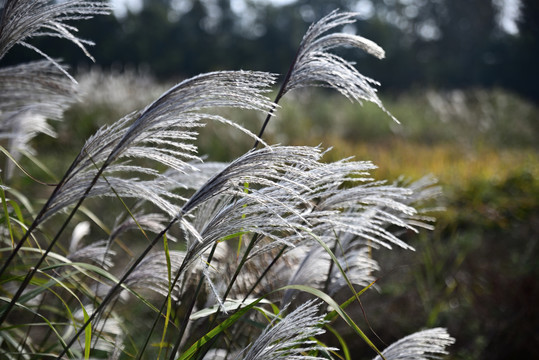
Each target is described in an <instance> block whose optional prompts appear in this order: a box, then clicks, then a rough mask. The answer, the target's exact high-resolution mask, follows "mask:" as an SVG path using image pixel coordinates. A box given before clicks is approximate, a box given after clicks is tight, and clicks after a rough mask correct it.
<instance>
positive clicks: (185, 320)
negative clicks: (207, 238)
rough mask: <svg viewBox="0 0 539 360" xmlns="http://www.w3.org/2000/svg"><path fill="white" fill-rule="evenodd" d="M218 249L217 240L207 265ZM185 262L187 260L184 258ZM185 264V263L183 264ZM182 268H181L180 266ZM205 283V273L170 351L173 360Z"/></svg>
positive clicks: (178, 274)
mask: <svg viewBox="0 0 539 360" xmlns="http://www.w3.org/2000/svg"><path fill="white" fill-rule="evenodd" d="M216 249H217V242H215V243H214V244H213V246H212V248H211V251H210V254H209V255H208V260H207V261H206V263H207V265H206V266H209V264H210V262H211V261H212V259H213V255H214V254H215V250H216ZM184 262H185V260H184ZM182 265H183V264H182ZM180 270H181V268H180ZM179 276H180V271H178V273H177V274H176V278H175V279H174V283H173V286H174V285H175V284H176V281H177V279H179ZM203 283H204V276H203V274H202V275H201V277H200V280H199V282H198V285H197V288H196V290H195V293H194V294H193V301H191V303H190V304H189V308H188V309H187V311H186V312H185V315H184V317H183V322H182V327H181V328H180V334H179V335H178V339H177V340H176V343H175V344H174V348H173V349H172V352H171V353H170V359H171V360H172V359H173V358H174V354H176V353H177V352H178V349H179V348H180V344H181V342H182V338H183V336H184V334H185V330H186V329H187V324H188V323H189V317H190V316H191V313H192V312H193V309H194V307H195V302H196V299H197V297H198V294H199V292H200V289H201V288H202V284H203ZM165 300H166V299H165Z"/></svg>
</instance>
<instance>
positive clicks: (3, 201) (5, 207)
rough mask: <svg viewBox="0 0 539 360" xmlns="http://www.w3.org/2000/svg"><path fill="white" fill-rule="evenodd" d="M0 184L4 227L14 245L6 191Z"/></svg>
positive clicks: (13, 245)
mask: <svg viewBox="0 0 539 360" xmlns="http://www.w3.org/2000/svg"><path fill="white" fill-rule="evenodd" d="M1 185H2V184H0V196H1V197H2V207H3V208H4V215H5V217H6V227H7V229H8V232H9V237H10V238H11V246H12V247H15V239H14V238H13V229H12V228H11V221H10V220H9V211H8V209H7V200H6V193H5V191H4V188H3V187H2V186H1Z"/></svg>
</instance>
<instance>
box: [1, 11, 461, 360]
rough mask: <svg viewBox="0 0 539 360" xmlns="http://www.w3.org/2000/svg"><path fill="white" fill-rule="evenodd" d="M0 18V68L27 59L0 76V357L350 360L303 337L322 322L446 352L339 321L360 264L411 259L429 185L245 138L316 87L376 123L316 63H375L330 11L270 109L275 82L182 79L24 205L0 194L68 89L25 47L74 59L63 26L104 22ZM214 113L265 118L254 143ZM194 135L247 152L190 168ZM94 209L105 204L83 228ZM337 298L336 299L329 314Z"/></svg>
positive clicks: (439, 338)
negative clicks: (215, 127)
mask: <svg viewBox="0 0 539 360" xmlns="http://www.w3.org/2000/svg"><path fill="white" fill-rule="evenodd" d="M1 11H2V15H1V23H0V59H1V58H2V57H3V56H4V55H5V54H6V52H7V51H9V50H10V49H11V48H12V47H13V46H14V45H16V44H19V45H23V46H26V47H28V48H30V49H33V50H35V51H36V52H38V53H39V54H41V55H42V56H43V57H44V60H41V61H36V62H30V63H27V64H22V65H18V66H14V67H9V68H4V69H2V70H1V71H0V124H1V126H0V129H1V134H0V136H1V138H2V139H3V141H4V142H5V146H2V148H1V150H2V152H3V154H4V155H5V160H6V161H5V163H6V170H5V171H4V172H3V173H2V184H1V188H0V192H1V195H2V204H3V214H2V222H1V225H0V232H1V234H2V241H1V245H0V246H1V248H0V254H1V259H2V262H1V269H0V276H1V277H0V289H1V297H0V300H1V302H0V330H1V332H0V354H2V357H5V358H7V359H17V358H23V359H26V358H28V359H30V358H36V357H39V358H85V359H88V358H112V359H118V358H167V357H168V358H170V359H228V358H230V359H232V358H236V359H280V358H282V359H328V358H347V359H350V358H351V354H350V353H349V351H348V350H347V346H346V342H345V341H344V339H343V337H342V336H341V335H340V334H339V333H338V332H335V331H332V333H333V334H334V336H335V338H336V339H337V343H339V344H340V347H341V349H338V348H336V347H333V346H329V345H327V344H325V343H323V342H321V340H320V339H319V337H320V335H321V334H323V333H324V332H325V331H326V330H327V329H329V330H330V331H331V330H332V327H331V323H332V322H333V321H334V320H335V319H336V318H342V319H344V321H345V322H346V323H347V324H348V325H349V327H350V329H351V330H352V331H353V332H355V333H356V335H357V337H358V339H361V340H362V341H364V342H365V343H366V344H367V345H368V346H369V347H370V348H372V350H373V355H377V358H384V359H426V358H436V357H438V356H439V355H441V354H445V353H446V347H447V346H448V345H450V344H452V343H453V342H454V339H453V338H451V337H450V336H449V335H448V334H447V332H446V331H445V330H444V329H441V328H436V329H431V330H423V331H420V332H418V333H415V334H412V335H410V336H407V337H405V338H403V339H401V340H399V341H397V342H396V343H394V344H392V345H390V346H388V347H387V348H386V349H385V350H383V351H381V350H379V349H378V347H377V346H376V345H375V344H374V342H373V341H371V339H369V337H368V336H367V335H366V333H365V332H364V331H363V330H362V329H360V327H359V326H358V325H357V323H356V320H354V319H352V318H351V317H350V316H349V315H348V314H347V312H346V308H347V306H348V305H349V304H350V303H356V302H357V303H360V296H361V294H362V293H363V292H364V291H367V290H368V289H369V288H371V287H373V284H374V283H375V281H376V276H375V273H376V271H377V270H379V269H380V267H381V266H383V264H379V263H378V262H377V261H376V260H375V257H374V251H373V250H376V249H388V250H389V249H391V248H392V247H395V246H397V247H401V248H404V249H409V250H413V248H412V247H411V246H410V245H408V244H407V243H406V242H404V241H403V240H402V239H400V238H399V234H400V233H401V232H402V230H405V231H417V230H418V229H419V228H430V227H431V222H432V221H433V219H432V218H431V217H429V216H428V215H427V214H426V211H427V210H428V209H426V208H424V207H422V204H423V203H425V202H427V201H429V200H430V199H432V198H434V197H436V195H437V194H438V191H439V190H438V188H437V187H436V186H435V183H434V181H432V179H430V178H425V179H422V180H420V181H418V182H415V183H409V184H390V183H386V182H381V181H375V180H373V179H372V178H371V177H370V175H369V172H370V171H371V170H373V169H374V168H375V165H374V164H372V163H371V162H368V161H355V160H353V159H351V158H348V159H342V160H339V161H333V162H326V161H324V157H325V156H326V153H327V152H328V151H330V150H324V149H323V148H321V147H309V146H285V145H270V144H267V143H266V142H265V141H264V139H263V134H264V129H265V128H266V126H267V125H271V118H272V117H273V116H276V115H277V114H278V111H279V105H278V103H279V101H280V99H281V98H282V97H284V96H286V95H287V94H288V93H289V92H291V91H293V90H296V89H299V88H303V87H309V86H325V87H330V88H333V89H336V90H337V91H339V92H340V93H342V94H343V95H344V96H346V97H348V98H349V99H350V100H352V101H357V102H360V101H368V102H372V103H375V104H377V105H378V106H379V107H380V108H381V110H382V111H385V112H386V113H388V112H387V111H386V110H385V108H384V106H383V105H382V103H381V101H380V100H379V98H378V96H377V95H376V88H375V86H376V85H377V83H376V81H374V80H372V79H370V78H367V77H365V76H363V75H361V73H359V72H358V71H357V70H356V68H355V67H353V66H352V64H351V63H350V62H348V61H346V60H344V59H343V58H341V57H339V56H338V55H335V54H334V53H332V52H331V50H333V49H335V48H337V47H341V46H351V47H356V48H359V49H362V50H364V51H366V52H368V53H370V54H372V55H374V56H377V57H379V58H381V57H383V56H384V52H383V50H382V49H381V48H380V47H379V46H378V45H376V44H375V43H374V42H372V41H370V40H368V39H365V38H363V37H360V36H357V35H352V34H346V33H341V32H336V31H335V30H336V29H337V28H340V27H342V26H344V25H347V24H350V23H352V22H354V21H355V20H354V17H355V14H354V13H346V12H337V11H335V12H332V13H330V14H329V15H327V16H325V17H324V18H322V19H321V20H319V21H318V22H316V23H314V24H313V25H312V26H311V27H310V28H309V29H308V31H307V33H306V34H305V36H304V38H303V40H302V42H301V44H300V45H299V50H298V52H297V54H296V56H295V58H294V60H293V62H292V65H291V67H290V69H289V71H288V73H287V74H286V75H285V76H284V78H283V80H282V81H281V86H280V90H279V91H278V93H277V96H276V98H275V100H274V101H271V100H270V99H269V98H268V97H267V96H266V94H267V93H268V92H269V91H270V90H271V86H272V85H273V84H274V83H275V82H276V80H277V78H278V77H277V75H275V74H268V73H264V72H253V71H219V72H213V73H208V74H201V75H199V76H196V77H193V78H190V79H187V80H185V81H183V82H181V83H179V84H177V85H175V86H173V87H171V88H170V89H169V90H168V91H166V92H165V93H163V94H162V95H161V96H159V97H158V98H157V99H156V100H155V101H154V102H152V103H151V104H149V105H148V106H146V107H145V108H143V109H141V110H138V111H134V112H132V113H130V114H127V115H126V116H124V117H123V118H121V119H119V120H117V121H116V122H113V123H111V124H110V125H105V126H103V127H101V128H100V129H99V130H98V131H97V132H96V133H95V134H94V135H93V136H91V137H90V138H89V139H88V140H87V141H86V143H85V144H84V145H82V148H81V150H80V152H79V154H78V155H77V156H76V157H75V159H74V160H73V162H72V163H71V165H69V166H68V167H67V170H66V171H65V173H64V174H63V175H62V176H61V178H59V180H57V181H56V182H55V183H54V184H46V183H43V186H44V187H46V186H48V187H50V188H51V189H52V190H51V191H50V195H49V197H48V198H47V200H45V201H43V202H41V201H39V200H36V199H31V198H28V197H26V196H25V194H23V193H21V192H19V191H17V189H16V188H14V187H13V186H11V180H12V179H13V177H14V176H17V175H20V173H21V172H24V169H23V166H21V164H20V161H19V160H20V159H21V157H24V156H26V157H28V158H30V159H34V161H37V159H36V157H35V156H34V155H39V154H32V148H31V146H30V145H29V141H30V139H31V138H32V137H33V136H35V134H37V133H38V132H44V133H46V134H49V135H53V131H52V128H51V127H50V124H48V123H47V119H57V120H59V119H61V115H62V112H63V110H64V109H65V108H66V107H67V106H68V105H69V104H71V103H72V102H74V101H75V100H76V90H77V83H76V81H75V79H74V78H72V77H71V76H70V75H69V73H68V72H67V70H66V69H65V68H64V67H63V66H62V64H61V63H60V62H59V61H57V60H53V59H52V58H51V57H50V56H48V55H47V54H45V52H43V51H42V50H40V49H37V48H36V47H35V46H33V45H31V44H30V43H29V42H28V40H29V39H30V38H32V37H36V36H55V37H60V38H64V39H67V40H69V41H71V42H74V43H75V44H77V45H78V46H79V47H80V48H81V49H82V51H84V52H85V53H86V54H87V55H88V56H90V55H89V53H88V52H87V50H86V46H87V45H89V42H88V41H85V40H82V39H79V38H78V37H76V36H75V31H76V28H74V27H73V25H72V24H71V21H72V20H80V19H85V18H88V17H91V16H93V15H101V14H106V13H108V12H109V7H108V5H107V4H106V3H104V2H99V1H84V0H73V1H63V2H53V1H47V0H37V1H25V0H7V1H4V2H3V3H2V8H1ZM68 23H69V24H68ZM219 108H240V109H245V110H248V111H255V112H260V113H262V114H264V116H266V120H265V121H264V123H263V124H262V126H261V131H260V132H259V134H258V135H256V134H253V133H252V132H250V131H248V130H247V129H245V128H244V127H242V126H240V125H238V124H237V123H235V122H234V121H233V120H231V119H227V118H225V117H223V116H222V115H219V113H218V112H216V109H219ZM388 114H389V113H388ZM389 115H390V114H389ZM390 116H391V115H390ZM395 120H396V119H395ZM207 122H218V123H223V124H226V125H227V126H230V127H232V128H234V129H236V130H238V131H239V132H241V133H243V134H244V135H245V136H250V137H251V138H252V141H253V142H254V145H253V147H252V148H251V149H246V152H245V154H244V155H242V156H240V157H238V158H237V159H235V160H233V161H231V162H229V163H215V162H205V161H204V157H203V156H202V155H200V154H198V153H197V146H196V140H197V136H198V129H200V128H201V127H203V126H204V124H205V123H207ZM216 141H218V139H216ZM17 169H19V170H20V171H19V170H17ZM24 176H28V177H29V178H31V179H32V180H35V181H37V179H35V178H33V177H30V175H29V174H27V173H24ZM96 203H99V204H101V203H104V204H105V205H104V206H101V207H99V212H97V211H92V206H94V205H95V204H96ZM87 204H88V205H87ZM37 208H39V210H35V209H37ZM75 223H77V224H75ZM92 233H94V235H93V236H91V234H92ZM96 233H97V235H95V234H96ZM343 289H348V290H349V300H348V301H346V302H344V303H342V304H338V303H337V302H336V300H335V295H336V294H337V292H340V291H342V290H343ZM133 309H135V310H133ZM355 356H356V355H354V357H355Z"/></svg>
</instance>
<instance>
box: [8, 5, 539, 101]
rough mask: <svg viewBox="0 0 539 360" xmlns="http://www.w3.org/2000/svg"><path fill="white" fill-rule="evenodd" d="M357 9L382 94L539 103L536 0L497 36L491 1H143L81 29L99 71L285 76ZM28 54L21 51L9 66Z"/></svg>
mask: <svg viewBox="0 0 539 360" xmlns="http://www.w3.org/2000/svg"><path fill="white" fill-rule="evenodd" d="M358 4H359V5H367V7H365V6H363V7H361V6H359V10H363V12H364V14H365V19H364V20H363V21H360V22H359V23H357V24H358V25H356V27H355V28H353V29H352V28H351V29H349V30H350V31H355V32H357V33H359V34H361V35H363V36H366V37H368V38H370V39H372V40H374V41H376V42H377V43H379V44H380V45H382V46H383V47H384V49H385V50H386V57H387V58H386V59H385V60H383V61H381V62H380V61H377V60H375V59H371V58H370V57H368V56H366V55H364V54H353V56H354V58H356V59H358V62H360V63H361V64H359V65H360V67H361V71H362V72H364V73H366V74H367V75H369V74H372V75H373V77H376V78H377V79H379V80H380V81H381V82H382V83H383V85H384V87H383V88H384V89H385V90H391V91H402V90H406V89H409V88H410V87H420V86H421V87H423V86H430V87H436V88H457V87H458V88H466V87H494V86H496V87H505V88H507V89H509V90H512V91H515V92H517V93H520V94H522V95H524V96H526V97H528V98H531V99H533V100H534V101H539V89H538V85H537V84H539V70H538V66H537V65H536V63H537V58H538V57H539V56H538V55H539V2H538V1H536V0H522V1H521V17H520V19H519V20H518V29H519V33H518V34H516V35H511V34H508V33H506V32H504V31H503V30H501V28H500V26H499V25H498V22H497V16H498V15H499V12H498V9H497V7H496V6H495V5H494V4H493V2H491V1H487V0H433V1H422V0H416V1H402V0H388V1H371V2H369V1H358V0H337V1H328V0H298V1H296V2H294V3H293V4H291V5H288V6H283V7H274V6H271V5H267V4H260V3H259V2H254V1H251V0H245V1H244V2H243V6H242V7H241V8H234V6H233V4H231V1H230V0H212V1H201V0H183V1H171V0H145V1H144V5H143V8H142V10H141V11H140V12H138V13H136V14H135V13H128V14H127V15H126V16H125V17H122V18H115V17H114V16H108V17H97V18H95V19H94V20H92V21H89V22H83V23H80V24H79V27H80V28H81V33H82V34H83V36H84V37H86V38H88V39H92V40H93V41H95V42H96V43H97V46H96V47H95V48H93V49H92V53H93V55H94V56H95V58H96V59H97V63H98V64H99V65H100V66H101V67H103V68H110V67H113V68H118V69H124V68H126V67H132V68H139V67H142V68H148V69H149V70H150V71H151V72H152V73H153V74H154V75H156V76H157V77H158V78H161V79H170V78H174V79H177V78H181V77H185V76H192V75H195V74H198V73H200V72H206V71H212V70H217V69H240V68H243V69H253V70H265V71H273V72H278V73H284V72H286V70H287V68H288V66H289V64H290V62H291V60H292V58H293V56H294V53H295V51H296V48H297V45H298V43H299V41H300V39H301V36H302V34H303V33H304V32H305V29H306V27H307V26H308V25H309V24H310V23H311V22H312V21H314V20H316V19H318V18H320V17H321V16H323V15H325V14H327V13H328V12H329V11H331V10H333V9H335V8H340V9H352V10H353V9H358ZM35 42H36V43H40V41H39V39H36V40H35ZM41 43H43V41H41ZM39 45H40V46H46V47H47V48H48V49H50V50H49V53H50V54H52V55H54V56H57V57H61V58H63V59H65V60H66V62H67V63H69V64H71V65H72V66H74V67H76V68H77V67H81V66H82V67H87V66H90V64H89V63H88V62H87V60H86V59H85V58H84V57H83V55H82V54H81V53H80V52H79V51H78V49H76V48H75V47H73V46H68V45H66V44H64V43H62V42H55V41H54V40H47V44H39ZM51 48H52V49H51ZM28 55H29V50H27V49H19V51H13V52H12V54H10V56H9V57H8V58H6V59H4V60H3V61H5V62H8V63H9V62H19V61H20V57H21V56H24V57H28Z"/></svg>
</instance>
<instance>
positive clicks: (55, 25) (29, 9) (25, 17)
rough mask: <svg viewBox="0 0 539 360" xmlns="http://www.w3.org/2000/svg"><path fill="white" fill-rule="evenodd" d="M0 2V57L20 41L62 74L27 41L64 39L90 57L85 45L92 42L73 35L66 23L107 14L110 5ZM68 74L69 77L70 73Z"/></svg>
mask: <svg viewBox="0 0 539 360" xmlns="http://www.w3.org/2000/svg"><path fill="white" fill-rule="evenodd" d="M0 5H3V7H1V8H0V10H2V14H1V16H0V59H2V58H3V57H4V56H5V55H6V53H7V52H8V51H9V50H10V49H11V48H12V47H13V46H15V45H16V44H20V45H23V46H26V47H28V48H30V49H33V50H34V51H36V52H37V53H38V54H40V55H42V56H44V57H45V58H47V59H49V60H50V61H51V62H52V63H53V64H54V65H56V66H57V67H58V68H59V69H61V70H62V71H63V72H64V73H65V74H67V72H66V71H65V70H64V69H63V68H62V66H61V65H60V64H59V63H57V62H56V61H54V60H52V58H50V57H49V56H48V55H47V54H45V53H44V52H43V51H41V50H39V49H38V48H36V47H34V46H33V45H31V44H29V43H28V42H27V40H29V39H31V38H34V37H41V36H49V37H58V38H62V39H66V40H69V41H71V42H73V43H74V44H75V45H77V46H78V47H79V48H81V50H82V51H83V52H84V54H85V55H86V56H88V57H89V58H90V59H93V58H92V56H91V55H90V53H89V52H88V51H87V50H86V45H92V44H93V43H92V42H91V41H88V40H84V39H81V38H78V37H77V36H75V35H74V34H73V33H74V32H76V31H77V28H75V27H74V26H72V25H69V24H67V22H69V21H72V20H82V19H89V18H91V17H93V16H94V15H106V14H109V13H110V6H109V4H108V3H107V2H105V1H86V0H70V1H60V2H56V1H50V0H33V1H29V0H5V1H2V3H1V4H0ZM67 75H68V74H67ZM68 77H69V78H71V76H70V75H68ZM71 79H72V78H71Z"/></svg>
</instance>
